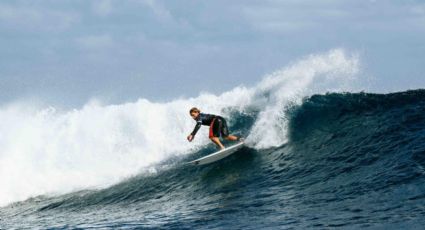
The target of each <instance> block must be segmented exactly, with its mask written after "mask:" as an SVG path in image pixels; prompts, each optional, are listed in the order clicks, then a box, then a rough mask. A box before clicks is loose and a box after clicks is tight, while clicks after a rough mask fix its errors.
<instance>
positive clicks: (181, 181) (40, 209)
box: [0, 90, 425, 229]
mask: <svg viewBox="0 0 425 230" xmlns="http://www.w3.org/2000/svg"><path fill="white" fill-rule="evenodd" d="M285 113H286V116H287V117H289V131H288V132H289V141H288V142H287V143H286V144H285V145H283V146H280V147H277V148H272V149H267V150H260V151H259V150H255V149H250V148H245V149H242V150H241V151H239V152H237V153H236V154H234V155H232V156H230V157H229V158H226V159H224V160H222V161H219V162H216V163H214V164H211V165H207V166H201V167H187V166H184V165H183V162H186V161H189V160H192V159H194V158H196V157H199V156H202V155H205V154H207V153H210V152H211V151H212V150H214V148H213V146H207V147H205V149H203V150H202V151H200V152H197V153H193V154H190V155H189V156H188V157H187V158H185V159H172V160H170V161H174V164H172V165H173V166H170V167H165V168H164V169H162V170H160V171H159V172H158V173H156V174H152V175H139V176H136V177H133V178H131V179H128V180H126V181H124V182H122V183H120V184H117V185H115V186H112V187H110V188H107V189H103V190H95V191H93V190H88V191H78V192H75V193H72V194H66V195H62V196H57V197H43V196H41V197H36V198H32V199H29V200H27V201H23V202H19V203H14V204H11V205H9V206H7V207H3V208H0V218H1V220H0V227H1V228H2V229H3V228H4V229H9V228H18V229H25V228H59V229H67V228H82V229H85V228H130V229H131V228H155V229H156V228H175V229H200V228H201V229H206V228H208V229H214V228H217V229H257V228H269V229H276V228H283V229H285V228H295V229H303V228H318V229H328V228H334V227H341V228H350V229H351V228H354V229H357V228H373V229H376V228H377V229H389V228H390V229H423V226H424V225H425V90H415V91H407V92H400V93H392V94H386V95H382V94H367V93H356V94H353V93H347V94H337V93H334V94H326V95H314V96H311V97H309V98H305V99H304V102H303V103H302V104H301V105H299V106H292V107H290V108H286V109H285ZM234 116H235V117H233V120H238V122H237V123H236V124H234V126H233V127H231V128H232V129H233V130H239V131H240V132H242V133H244V132H247V131H249V130H250V127H251V125H252V124H253V122H254V121H255V118H256V115H255V113H253V114H252V115H243V114H238V113H235V114H234ZM235 118H236V119H235ZM282 132H283V131H282ZM175 161H177V163H176V162H175ZM82 179H84V178H82Z"/></svg>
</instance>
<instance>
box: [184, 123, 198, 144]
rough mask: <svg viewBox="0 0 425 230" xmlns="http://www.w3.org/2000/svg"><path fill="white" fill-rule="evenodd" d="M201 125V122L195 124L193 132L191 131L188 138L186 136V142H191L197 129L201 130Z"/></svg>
mask: <svg viewBox="0 0 425 230" xmlns="http://www.w3.org/2000/svg"><path fill="white" fill-rule="evenodd" d="M201 125H202V122H200V121H199V122H196V126H195V128H194V129H193V131H192V133H190V135H189V136H187V140H188V141H192V140H193V138H194V137H195V135H196V132H198V130H199V128H201Z"/></svg>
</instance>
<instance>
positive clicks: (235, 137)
mask: <svg viewBox="0 0 425 230" xmlns="http://www.w3.org/2000/svg"><path fill="white" fill-rule="evenodd" d="M225 139H226V140H228V141H237V140H239V137H237V136H233V135H229V136H227V137H225Z"/></svg>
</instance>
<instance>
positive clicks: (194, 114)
mask: <svg viewBox="0 0 425 230" xmlns="http://www.w3.org/2000/svg"><path fill="white" fill-rule="evenodd" d="M200 112H201V110H199V109H198V108H196V107H193V108H191V109H190V111H189V114H190V116H191V117H192V118H193V119H196V118H197V117H198V116H199V113H200Z"/></svg>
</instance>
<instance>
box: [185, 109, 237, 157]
mask: <svg viewBox="0 0 425 230" xmlns="http://www.w3.org/2000/svg"><path fill="white" fill-rule="evenodd" d="M189 114H190V116H191V117H192V118H193V119H194V120H195V121H196V126H195V128H194V129H193V131H192V133H191V134H190V135H189V136H187V140H188V141H190V142H191V141H192V140H193V138H195V135H196V133H197V132H198V130H199V129H200V128H201V125H206V126H210V132H209V138H210V140H211V141H212V142H213V143H214V144H216V145H217V146H218V147H219V148H220V149H224V146H223V144H222V143H221V142H220V136H221V137H223V138H224V139H226V140H229V141H241V140H242V139H241V138H240V137H237V136H234V135H229V128H228V127H227V122H226V120H225V119H224V118H223V117H221V116H217V115H214V114H206V113H201V111H200V110H199V109H198V108H196V107H193V108H191V109H190V111H189Z"/></svg>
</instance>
